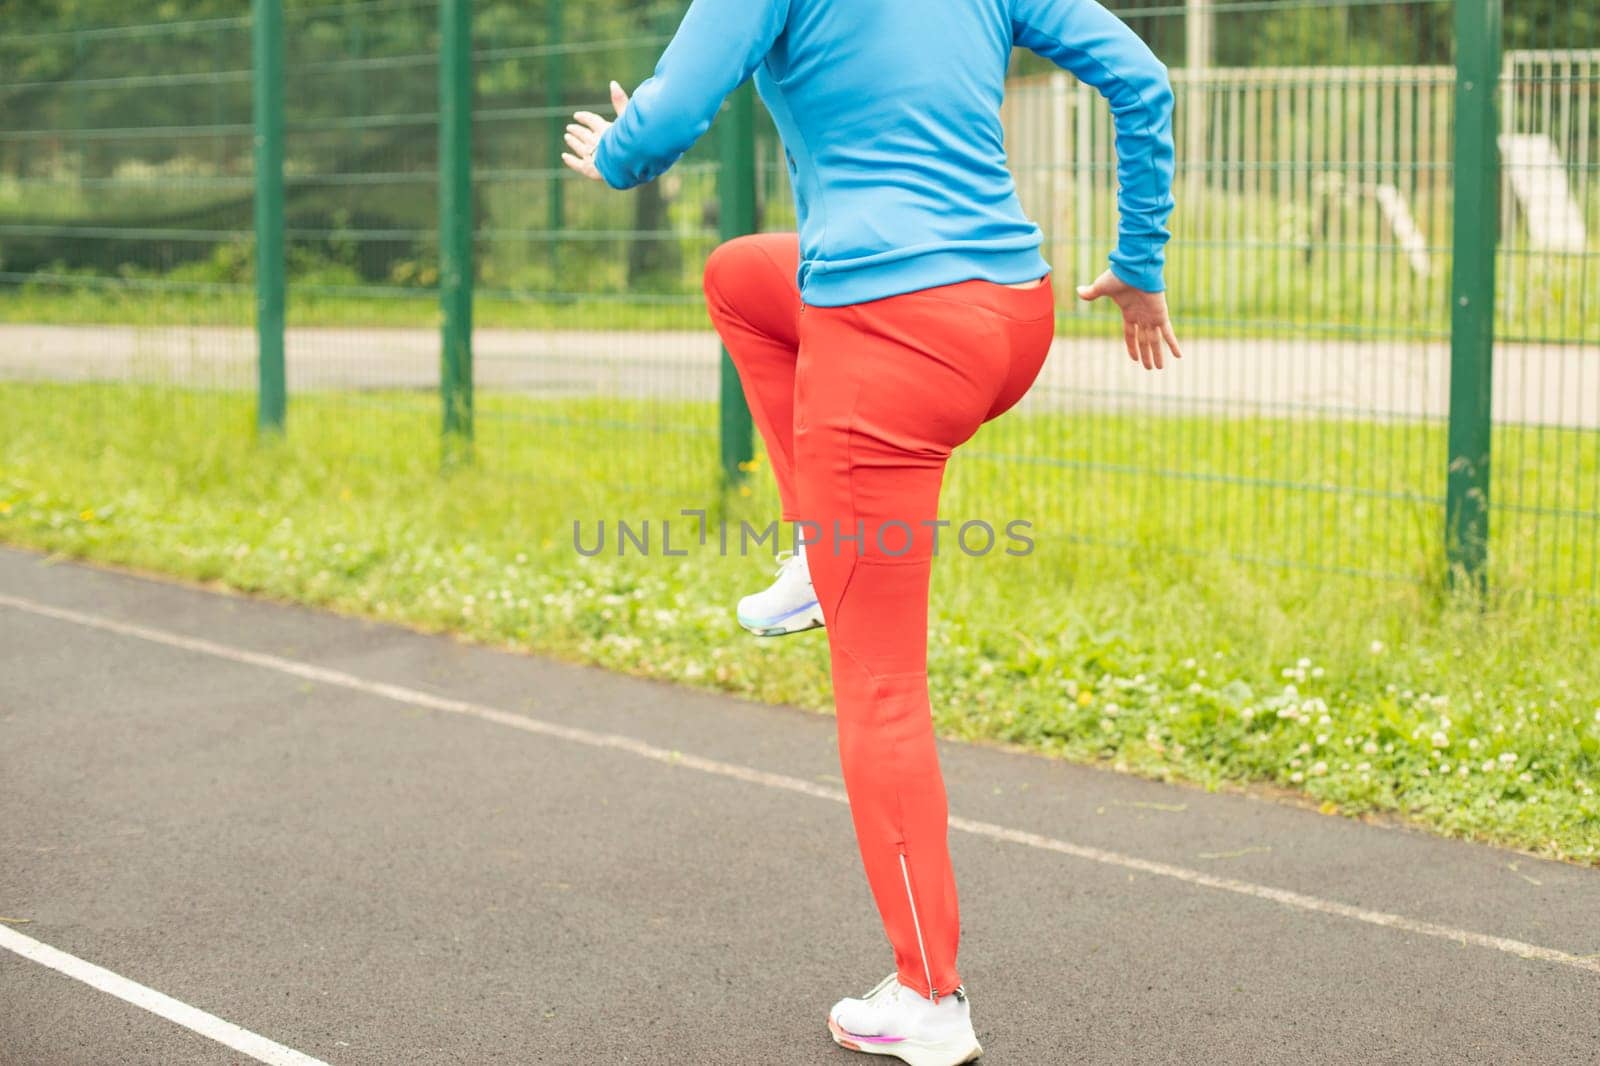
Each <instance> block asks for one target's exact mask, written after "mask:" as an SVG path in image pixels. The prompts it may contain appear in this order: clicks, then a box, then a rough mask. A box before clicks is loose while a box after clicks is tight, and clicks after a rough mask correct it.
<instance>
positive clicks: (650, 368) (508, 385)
mask: <svg viewBox="0 0 1600 1066" xmlns="http://www.w3.org/2000/svg"><path fill="white" fill-rule="evenodd" d="M1104 324H1105V333H1104V335H1103V336H1102V337H1095V338H1062V339H1059V340H1057V341H1056V343H1055V346H1054V348H1053V349H1052V351H1051V355H1050V358H1049V359H1048V360H1047V361H1046V363H1045V366H1044V369H1043V371H1042V372H1041V373H1040V376H1039V380H1038V382H1037V383H1036V384H1035V385H1034V387H1033V388H1032V389H1030V390H1029V391H1028V395H1027V396H1026V397H1024V399H1023V401H1022V409H1023V410H1029V411H1078V410H1090V411H1114V410H1125V409H1133V410H1141V411H1148V412H1153V413H1156V414H1189V415H1192V414H1196V413H1202V412H1209V413H1218V412H1222V413H1227V414H1242V413H1262V414H1268V415H1276V416H1282V417H1286V418H1293V417H1300V416H1315V417H1340V416H1342V417H1351V418H1379V419H1382V418H1405V419H1413V418H1425V419H1442V418H1444V417H1445V416H1446V415H1447V414H1448V413H1449V409H1450V395H1449V394H1450V347H1449V345H1448V344H1447V343H1435V344H1412V343H1405V342H1399V341H1394V340H1388V339H1379V340H1366V341H1363V340H1318V339H1308V338H1305V337H1284V338H1275V339H1249V338H1243V339H1217V338H1191V339H1187V340H1185V341H1184V346H1183V347H1184V351H1185V352H1186V353H1187V354H1186V356H1185V358H1184V359H1182V360H1179V361H1176V362H1172V363H1170V364H1169V365H1168V367H1167V369H1166V370H1164V371H1163V372H1161V373H1159V374H1153V373H1150V372H1149V371H1146V370H1144V369H1143V368H1142V367H1140V366H1138V365H1137V364H1134V363H1133V362H1131V361H1130V360H1128V359H1127V358H1126V356H1125V355H1124V354H1123V352H1122V350H1121V337H1120V335H1119V334H1118V332H1117V328H1116V325H1115V321H1114V320H1109V319H1108V320H1106V321H1105V323H1104ZM1180 327H1181V322H1180ZM285 344H286V348H287V351H286V356H285V358H286V360H287V373H288V378H289V387H290V388H291V390H303V389H431V388H437V387H438V383H439V334H438V331H437V330H426V329H393V328H389V329H385V328H378V329H320V328H302V329H291V330H289V331H288V333H287V336H286V338H285ZM473 348H474V370H473V377H474V381H475V382H476V383H477V384H478V385H479V386H480V387H482V388H486V389H499V390H510V391H517V392H523V393H528V394H532V395H537V396H546V397H560V396H590V395H606V396H622V397H634V398H642V399H643V398H656V399H662V398H675V399H688V400H712V399H715V398H716V396H717V388H718V381H719V376H718V375H719V373H720V371H719V360H720V355H719V354H718V352H719V348H718V343H717V337H716V334H714V333H712V332H711V331H709V330H699V331H692V330H682V331H666V330H656V331H641V332H619V331H610V332H608V331H604V330H508V329H479V330H476V331H475V332H474V333H473ZM1493 369H1494V397H1495V405H1494V418H1495V421H1496V422H1498V423H1504V424H1516V423H1526V424H1530V425H1544V426H1568V427H1572V428H1582V429H1600V347H1597V346H1595V345H1592V344H1590V345H1587V346H1585V345H1581V344H1509V343H1507V344H1497V345H1496V346H1495V358H1494V368H1493ZM255 375H256V339H255V334H254V333H253V332H252V331H251V330H249V329H236V328H228V327H217V326H120V325H103V326H38V325H26V324H4V323H0V377H3V378H10V379H17V378H32V379H42V380H54V381H92V380H116V381H144V382H156V383H163V384H165V383H184V384H190V385H196V386H209V387H217V388H254V387H255V380H256V376H255Z"/></svg>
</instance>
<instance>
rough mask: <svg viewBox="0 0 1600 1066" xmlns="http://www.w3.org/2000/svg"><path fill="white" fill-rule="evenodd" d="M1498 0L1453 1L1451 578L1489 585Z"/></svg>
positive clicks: (1496, 233) (1448, 518)
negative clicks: (1454, 70) (1454, 90)
mask: <svg viewBox="0 0 1600 1066" xmlns="http://www.w3.org/2000/svg"><path fill="white" fill-rule="evenodd" d="M1500 5H1501V0H1456V11H1455V31H1456V113H1455V131H1456V142H1455V202H1454V207H1453V211H1454V216H1455V217H1454V240H1453V244H1452V249H1451V260H1452V262H1451V283H1450V302H1451V308H1450V311H1451V316H1450V429H1449V472H1448V475H1447V478H1448V480H1447V490H1446V499H1445V550H1446V556H1447V559H1448V562H1449V566H1450V583H1451V585H1452V586H1453V587H1461V586H1463V585H1465V586H1467V587H1471V588H1475V589H1477V590H1478V591H1479V592H1484V591H1487V589H1488V578H1487V574H1486V563H1487V561H1488V554H1489V443H1490V436H1491V422H1490V419H1491V398H1492V397H1491V394H1492V392H1493V367H1494V310H1495V290H1494V286H1495V249H1496V246H1497V244H1498V243H1499V238H1500V221H1499V208H1500V192H1499V185H1500V181H1499V178H1500V173H1499V171H1500V165H1499V143H1498V136H1499V132H1500V122H1499V114H1498V107H1497V103H1498V100H1499V85H1498V83H1499V79H1500Z"/></svg>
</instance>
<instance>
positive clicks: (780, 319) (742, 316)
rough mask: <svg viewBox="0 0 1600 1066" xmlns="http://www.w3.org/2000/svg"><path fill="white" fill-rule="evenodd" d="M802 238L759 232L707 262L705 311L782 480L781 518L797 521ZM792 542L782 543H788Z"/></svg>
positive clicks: (730, 244) (734, 242) (728, 245)
mask: <svg viewBox="0 0 1600 1066" xmlns="http://www.w3.org/2000/svg"><path fill="white" fill-rule="evenodd" d="M799 269H800V239H799V237H798V236H797V235H795V234H793V233H762V234H757V235H755V236H750V237H740V238H738V239H736V240H732V241H729V242H728V243H726V244H724V245H722V246H720V247H719V248H717V249H716V250H715V251H714V252H712V253H711V258H710V259H708V260H707V261H706V271H705V291H706V308H707V310H708V311H710V313H711V321H712V324H713V325H715V326H716V328H717V333H718V334H719V335H721V337H722V343H723V344H725V345H726V346H727V348H728V355H729V356H730V357H731V358H732V359H733V365H734V368H735V369H736V370H738V372H739V382H740V384H742V385H743V386H744V395H745V399H746V400H747V401H748V402H749V404H750V417H751V419H752V420H753V421H754V422H755V424H756V429H757V430H758V431H759V432H760V433H761V439H762V441H763V442H764V443H765V444H766V446H767V459H768V461H769V462H771V463H772V473H773V475H774V476H775V477H776V478H777V480H778V499H779V501H780V502H781V503H782V506H783V520H784V521H785V522H793V521H795V520H797V519H798V518H799V517H800V513H799V500H798V497H797V496H796V493H795V487H794V370H795V359H796V357H797V356H798V355H799V352H800V332H799V331H800V289H799V288H798V286H797V284H796V280H795V276H796V274H797V273H798V271H799ZM786 541H787V537H780V538H779V543H785V542H786Z"/></svg>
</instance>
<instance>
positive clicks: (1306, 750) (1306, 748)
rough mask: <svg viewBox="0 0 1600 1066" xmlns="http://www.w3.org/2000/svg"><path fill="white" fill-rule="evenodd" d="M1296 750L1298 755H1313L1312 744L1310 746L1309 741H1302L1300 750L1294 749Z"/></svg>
mask: <svg viewBox="0 0 1600 1066" xmlns="http://www.w3.org/2000/svg"><path fill="white" fill-rule="evenodd" d="M1294 750H1295V752H1296V753H1298V754H1300V755H1310V754H1311V744H1310V742H1309V741H1301V743H1300V746H1299V747H1298V748H1296V749H1294Z"/></svg>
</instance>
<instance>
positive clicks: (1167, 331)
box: [1161, 322, 1183, 359]
mask: <svg viewBox="0 0 1600 1066" xmlns="http://www.w3.org/2000/svg"><path fill="white" fill-rule="evenodd" d="M1161 336H1162V339H1164V340H1165V341H1166V342H1167V347H1168V348H1170V349H1171V350H1172V357H1173V358H1174V359H1182V358H1183V351H1182V350H1181V349H1180V348H1179V347H1178V335H1177V334H1176V333H1174V332H1173V331H1172V323H1171V322H1163V323H1162V324H1161Z"/></svg>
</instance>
